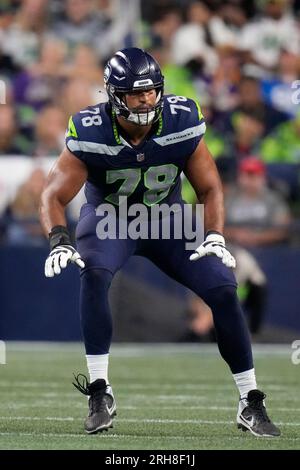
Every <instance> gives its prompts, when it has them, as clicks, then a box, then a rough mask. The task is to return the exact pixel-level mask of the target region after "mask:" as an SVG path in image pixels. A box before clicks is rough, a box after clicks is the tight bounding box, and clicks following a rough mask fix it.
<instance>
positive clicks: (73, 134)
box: [67, 116, 78, 139]
mask: <svg viewBox="0 0 300 470" xmlns="http://www.w3.org/2000/svg"><path fill="white" fill-rule="evenodd" d="M67 137H76V139H78V134H77V130H76V127H75V124H74V122H73V117H72V116H71V117H70V119H69V124H68V133H67Z"/></svg>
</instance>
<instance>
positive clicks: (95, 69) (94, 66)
mask: <svg viewBox="0 0 300 470" xmlns="http://www.w3.org/2000/svg"><path fill="white" fill-rule="evenodd" d="M66 74H67V77H68V80H84V81H86V82H89V87H91V90H92V92H93V94H94V96H95V99H94V100H93V101H95V102H100V101H106V99H107V95H106V91H105V88H104V83H103V68H102V66H101V65H99V63H98V60H97V56H96V54H95V52H94V51H93V50H92V49H91V48H89V47H87V46H85V45H81V46H78V47H77V49H76V50H75V54H74V58H73V61H72V62H71V63H70V64H69V65H68V66H67V67H66ZM99 91H100V92H101V94H102V96H100V95H99Z"/></svg>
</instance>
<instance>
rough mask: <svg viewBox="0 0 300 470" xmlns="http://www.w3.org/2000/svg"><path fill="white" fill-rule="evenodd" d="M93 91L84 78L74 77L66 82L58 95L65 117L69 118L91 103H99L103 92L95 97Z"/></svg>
mask: <svg viewBox="0 0 300 470" xmlns="http://www.w3.org/2000/svg"><path fill="white" fill-rule="evenodd" d="M99 89H100V87H99ZM93 92H94V88H93V87H91V84H90V83H89V82H87V81H86V80H81V79H74V80H71V81H70V82H68V83H67V84H66V85H65V87H64V88H63V89H62V92H61V96H60V102H61V103H62V107H63V109H64V111H65V115H66V117H67V118H69V117H70V116H71V115H74V114H76V113H78V112H79V111H80V110H82V109H84V108H86V107H88V106H91V104H93V103H99V102H100V101H101V99H102V98H104V97H103V95H104V94H103V93H97V96H96V97H95V96H94V95H93ZM102 101H105V99H102Z"/></svg>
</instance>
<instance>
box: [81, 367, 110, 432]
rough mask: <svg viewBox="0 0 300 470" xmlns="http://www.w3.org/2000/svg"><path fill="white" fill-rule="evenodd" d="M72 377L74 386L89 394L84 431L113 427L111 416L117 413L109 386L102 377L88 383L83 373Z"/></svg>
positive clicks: (100, 430)
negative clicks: (80, 378)
mask: <svg viewBox="0 0 300 470" xmlns="http://www.w3.org/2000/svg"><path fill="white" fill-rule="evenodd" d="M80 376H81V377H83V379H82V382H83V383H80V380H79V377H80ZM74 377H75V380H76V383H74V382H73V385H74V387H76V388H77V390H79V391H80V392H81V393H83V394H84V395H88V396H89V414H88V416H87V418H86V420H85V425H84V428H85V431H86V432H87V433H88V434H96V433H97V432H102V431H108V429H109V428H112V427H113V425H112V422H113V418H114V417H115V416H116V414H117V412H116V402H115V399H114V396H113V392H112V388H111V386H110V385H107V384H106V382H105V380H104V379H97V380H95V381H94V382H92V383H91V384H90V383H89V382H88V379H87V378H86V376H85V375H83V374H79V375H78V376H77V377H76V376H74Z"/></svg>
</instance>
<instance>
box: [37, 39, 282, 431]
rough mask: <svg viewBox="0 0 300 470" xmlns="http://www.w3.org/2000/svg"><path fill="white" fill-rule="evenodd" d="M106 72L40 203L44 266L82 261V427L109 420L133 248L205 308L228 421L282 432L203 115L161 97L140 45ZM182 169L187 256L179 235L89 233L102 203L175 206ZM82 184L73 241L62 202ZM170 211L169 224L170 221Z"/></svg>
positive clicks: (156, 70) (50, 272)
mask: <svg viewBox="0 0 300 470" xmlns="http://www.w3.org/2000/svg"><path fill="white" fill-rule="evenodd" d="M104 79H105V84H106V90H107V94H108V97H109V101H108V102H107V103H102V104H98V105H95V106H90V107H89V108H87V109H84V110H82V111H80V112H79V113H77V114H76V115H75V116H73V117H71V118H70V121H69V128H68V132H67V135H66V147H65V149H64V150H63V152H62V153H61V155H60V157H59V159H58V160H57V162H56V164H55V165H54V168H53V169H52V171H51V172H50V175H49V177H48V181H47V184H46V187H45V190H44V192H43V195H42V202H41V223H42V225H43V228H44V230H45V233H46V234H47V236H49V242H50V254H49V256H48V258H47V260H46V264H45V275H46V276H47V277H53V276H54V275H58V274H60V272H61V270H62V269H64V268H66V266H67V265H68V263H69V262H72V263H75V264H76V265H78V267H79V268H80V270H81V271H80V276H81V293H80V311H81V324H82V331H83V336H84V343H85V349H86V360H87V367H88V371H89V376H90V380H89V381H88V380H87V378H86V377H85V376H82V377H81V378H80V376H78V377H77V378H76V382H75V383H74V385H75V386H76V387H77V388H78V389H79V390H80V391H81V392H82V393H84V394H86V395H88V396H89V414H88V417H87V419H86V421H85V430H86V432H87V433H90V434H92V433H97V432H98V431H103V430H107V429H108V428H109V427H112V421H113V417H114V416H115V414H116V403H115V400H114V396H113V392H112V388H111V386H110V384H109V380H108V358H109V349H110V344H111V337H112V321H111V314H110V310H109V304H108V290H109V287H110V284H111V281H112V278H113V276H114V275H115V273H116V272H117V271H118V270H119V269H120V268H121V267H122V266H123V264H124V263H125V262H126V260H127V259H128V258H129V257H130V256H132V255H134V254H139V255H142V256H145V257H147V258H148V259H150V260H151V261H152V262H153V263H155V264H156V265H157V266H158V267H159V268H160V269H161V270H163V271H164V272H165V273H167V274H168V275H169V276H171V277H172V278H173V279H175V280H177V281H179V282H180V283H182V284H183V285H184V286H186V287H188V288H189V289H191V290H192V291H194V292H195V293H196V294H197V295H198V296H200V297H201V298H202V299H204V301H205V302H206V303H207V304H208V305H209V306H210V308H211V310H212V312H213V317H214V324H215V329H216V334H217V340H218V346H219V350H220V353H221V355H222V357H223V359H224V360H225V361H226V362H227V364H228V365H229V367H230V369H231V372H232V374H233V378H234V380H235V383H236V385H237V388H238V390H239V395H240V400H239V405H238V414H237V424H238V427H239V428H241V429H243V430H250V431H251V433H252V434H254V435H255V436H279V435H280V431H279V429H278V428H277V427H276V426H275V425H274V424H273V423H272V422H271V420H270V419H269V417H268V415H267V413H266V408H265V404H264V399H265V394H264V393H263V392H261V391H260V390H258V389H257V385H256V378H255V372H254V366H253V359H252V351H251V344H250V339H249V333H248V330H247V327H246V323H245V319H244V314H243V312H242V310H241V307H240V304H239V302H238V298H237V294H236V287H237V286H236V281H235V277H234V275H233V271H232V268H233V267H234V266H235V260H234V258H233V256H232V255H231V254H230V252H229V251H228V250H227V248H226V245H225V240H224V237H223V235H222V233H223V222H224V210H223V194H222V189H221V183H220V179H219V175H218V172H217V170H216V166H215V164H214V161H213V158H212V157H211V155H210V153H209V151H208V149H207V147H206V144H205V140H204V138H203V136H204V133H205V123H204V119H203V115H202V113H201V110H200V107H199V105H198V104H197V103H196V102H194V101H193V100H191V99H188V98H185V97H182V96H174V95H170V96H167V95H164V78H163V76H162V73H161V70H160V67H159V65H158V64H157V62H156V61H155V60H154V58H153V57H152V56H150V55H149V54H148V53H147V52H145V51H143V50H141V49H138V48H127V49H123V50H121V51H118V52H116V53H115V54H114V56H113V57H112V58H111V59H110V60H109V61H108V63H107V65H106V68H105V71H104ZM182 171H183V172H184V173H185V175H186V176H187V178H188V179H189V181H190V182H191V184H192V186H193V187H194V189H195V191H196V193H197V196H198V198H199V200H200V201H202V202H203V203H204V223H205V240H204V242H203V243H202V244H201V245H200V246H199V247H198V248H197V249H196V251H195V252H194V253H193V254H192V255H190V253H188V251H187V250H186V249H185V243H186V240H185V237H184V236H183V237H182V239H180V240H179V239H176V238H175V237H174V236H173V237H172V236H171V237H170V238H169V239H167V240H166V239H163V237H160V238H159V239H149V240H145V239H138V240H135V239H132V238H130V237H127V238H124V237H120V236H119V237H118V236H117V237H111V238H107V239H100V238H101V237H98V236H97V223H98V221H99V217H98V216H97V213H96V210H97V207H98V206H99V205H100V204H101V203H104V202H106V203H110V204H112V205H114V206H115V207H116V208H118V204H119V202H120V200H121V199H120V196H123V198H124V197H125V198H126V201H127V202H128V206H130V205H132V204H134V203H143V204H144V205H145V206H146V207H147V208H151V207H152V206H153V205H157V204H161V203H164V204H169V205H171V204H173V203H175V202H177V203H179V204H183V201H182V199H181V187H180V174H181V172H182ZM84 184H85V194H86V199H87V203H85V204H84V205H83V207H82V209H81V214H80V219H79V222H78V225H77V230H76V241H77V247H76V248H75V247H73V246H72V243H71V240H70V235H69V232H68V229H67V226H66V219H65V215H64V212H65V207H66V206H67V204H68V203H69V202H70V201H71V200H72V199H73V198H74V196H75V195H76V194H77V193H78V191H79V190H80V188H81V187H82V186H83V185H84ZM171 219H172V215H170V223H171V224H172V223H173V220H171Z"/></svg>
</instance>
